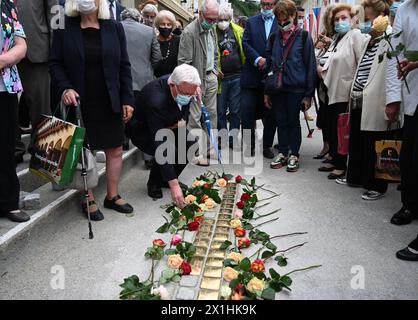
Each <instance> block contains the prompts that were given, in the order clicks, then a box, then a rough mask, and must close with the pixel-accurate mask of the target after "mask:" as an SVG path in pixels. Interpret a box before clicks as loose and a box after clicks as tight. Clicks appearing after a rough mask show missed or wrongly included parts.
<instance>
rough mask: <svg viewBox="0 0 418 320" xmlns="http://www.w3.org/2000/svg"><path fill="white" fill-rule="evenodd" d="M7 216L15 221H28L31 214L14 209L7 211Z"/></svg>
mask: <svg viewBox="0 0 418 320" xmlns="http://www.w3.org/2000/svg"><path fill="white" fill-rule="evenodd" d="M7 218H9V220H11V221H13V222H19V223H21V222H26V221H29V220H30V216H29V215H28V214H27V213H26V212H23V211H21V210H14V211H11V212H9V213H7Z"/></svg>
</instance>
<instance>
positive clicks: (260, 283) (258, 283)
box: [247, 277, 266, 293]
mask: <svg viewBox="0 0 418 320" xmlns="http://www.w3.org/2000/svg"><path fill="white" fill-rule="evenodd" d="M265 286H266V284H265V282H264V280H261V279H258V278H256V277H254V278H252V279H251V280H250V282H248V284H247V289H248V291H250V292H252V293H255V292H256V291H259V292H260V291H263V290H264V287H265Z"/></svg>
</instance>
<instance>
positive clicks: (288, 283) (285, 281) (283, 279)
mask: <svg viewBox="0 0 418 320" xmlns="http://www.w3.org/2000/svg"><path fill="white" fill-rule="evenodd" d="M280 282H281V283H282V284H283V286H284V287H287V288H288V289H289V287H290V286H291V285H292V279H291V278H290V277H289V276H283V277H281V278H280Z"/></svg>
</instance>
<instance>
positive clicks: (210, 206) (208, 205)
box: [205, 198, 216, 209]
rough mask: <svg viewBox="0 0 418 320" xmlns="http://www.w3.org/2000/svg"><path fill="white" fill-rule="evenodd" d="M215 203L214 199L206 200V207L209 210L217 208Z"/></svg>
mask: <svg viewBox="0 0 418 320" xmlns="http://www.w3.org/2000/svg"><path fill="white" fill-rule="evenodd" d="M215 204H216V203H215V201H213V199H212V198H209V199H206V200H205V206H206V208H208V209H213V207H214V206H215Z"/></svg>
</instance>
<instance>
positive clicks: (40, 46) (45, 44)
mask: <svg viewBox="0 0 418 320" xmlns="http://www.w3.org/2000/svg"><path fill="white" fill-rule="evenodd" d="M57 4H58V0H19V1H18V2H17V5H16V7H17V10H18V14H19V22H20V23H21V24H22V26H23V30H25V34H26V42H27V44H28V51H27V53H26V57H27V58H28V59H29V61H30V62H33V63H44V62H48V57H49V49H50V45H51V38H52V30H51V19H52V13H51V9H52V7H53V6H55V5H57Z"/></svg>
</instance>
